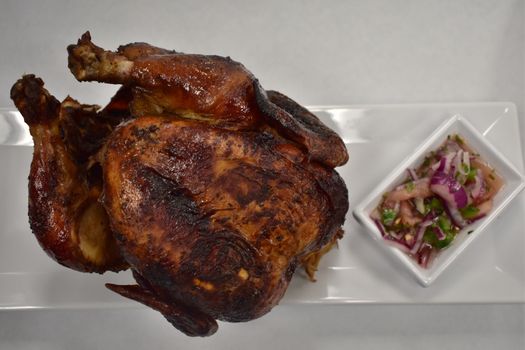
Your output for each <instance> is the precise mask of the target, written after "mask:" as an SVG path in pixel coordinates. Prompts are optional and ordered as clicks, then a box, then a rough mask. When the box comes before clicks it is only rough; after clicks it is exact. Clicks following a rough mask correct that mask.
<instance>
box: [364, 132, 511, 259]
mask: <svg viewBox="0 0 525 350" xmlns="http://www.w3.org/2000/svg"><path fill="white" fill-rule="evenodd" d="M502 186H503V179H502V178H501V177H500V176H499V175H498V174H497V173H496V172H495V170H494V169H493V168H492V167H491V166H490V165H489V164H487V163H486V162H485V161H483V159H481V158H480V155H479V154H478V153H476V152H475V151H474V150H473V149H472V148H471V147H470V146H469V145H468V144H467V143H466V142H465V140H464V139H463V138H462V137H461V136H460V135H457V134H454V135H448V136H447V139H446V140H445V142H443V144H442V145H441V146H440V147H439V148H438V149H437V150H436V151H432V152H430V154H428V155H427V156H426V157H425V159H424V161H423V162H422V164H421V165H420V166H419V167H417V168H411V169H407V177H406V179H405V181H403V183H401V184H400V185H398V186H397V187H395V188H394V189H393V190H391V191H390V192H387V193H385V194H384V195H383V198H382V200H381V202H380V203H379V205H378V206H377V208H376V209H375V210H374V211H373V212H372V214H371V218H372V220H373V221H374V222H375V224H376V225H377V226H378V228H379V230H380V231H381V234H382V236H383V238H384V239H385V241H386V242H387V243H389V244H391V245H393V246H395V247H397V248H398V249H400V250H401V251H403V252H405V253H406V254H408V255H409V256H410V257H412V258H413V259H414V260H415V261H417V262H418V264H419V265H420V266H422V267H423V268H428V267H429V266H430V265H431V263H432V260H433V259H434V258H435V256H436V255H437V254H438V253H439V252H440V251H442V250H443V249H446V248H447V247H448V246H450V244H452V242H453V241H454V239H455V238H456V236H457V235H458V234H460V233H462V232H463V231H466V230H464V229H465V228H466V227H467V226H468V225H470V224H471V223H473V222H475V221H477V220H479V219H481V218H482V217H484V216H485V215H487V214H488V213H489V212H490V210H492V206H493V205H492V204H493V200H494V196H495V195H496V194H497V193H498V191H499V190H500V189H501V187H502ZM468 233H470V232H468Z"/></svg>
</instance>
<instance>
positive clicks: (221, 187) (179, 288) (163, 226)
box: [11, 33, 348, 336]
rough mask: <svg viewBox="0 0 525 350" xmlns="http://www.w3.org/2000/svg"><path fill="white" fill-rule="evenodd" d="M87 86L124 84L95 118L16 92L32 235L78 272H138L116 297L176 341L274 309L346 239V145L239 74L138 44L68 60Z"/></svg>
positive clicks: (87, 109)
mask: <svg viewBox="0 0 525 350" xmlns="http://www.w3.org/2000/svg"><path fill="white" fill-rule="evenodd" d="M68 52H69V68H70V69H71V72H72V73H73V74H74V76H75V77H76V78H77V79H78V80H79V81H98V82H105V83H114V84H121V85H122V88H121V89H120V90H119V92H118V93H117V95H116V96H115V97H114V98H113V99H112V100H111V102H110V103H109V105H108V106H107V107H105V108H104V109H102V110H99V109H98V107H96V106H89V105H81V104H79V103H78V102H76V101H75V100H73V99H72V98H70V97H68V98H66V99H65V100H64V101H63V102H62V103H60V102H58V101H57V100H56V99H55V98H54V97H52V96H51V95H50V94H49V93H48V92H47V91H46V90H45V89H44V88H43V82H42V81H41V80H40V79H38V78H36V77H34V76H32V75H27V76H24V77H23V78H22V79H21V80H19V81H18V82H17V83H16V84H15V85H14V86H13V89H12V91H11V96H12V98H13V100H14V101H15V104H16V106H17V107H18V108H19V110H20V111H21V113H22V115H23V117H24V119H25V121H26V122H27V124H28V125H29V126H30V130H31V134H32V135H33V138H34V143H35V150H34V156H33V163H32V165H31V173H30V178H29V189H30V191H29V194H30V200H29V218H30V223H31V228H32V230H33V232H34V234H35V235H36V236H37V238H38V240H39V242H40V244H41V245H42V247H43V248H44V250H46V252H47V253H48V254H49V255H50V256H51V257H53V258H54V259H55V260H57V261H58V262H59V263H61V264H63V265H65V266H68V267H70V268H73V269H76V270H79V271H85V272H99V273H102V272H104V271H106V270H113V271H118V270H122V269H126V268H128V267H129V268H130V269H131V270H132V273H133V276H134V278H135V280H136V283H137V284H136V285H124V286H123V285H114V284H108V285H107V287H108V288H109V289H111V290H112V291H114V292H116V293H119V294H121V295H123V296H125V297H128V298H131V299H134V300H136V301H139V302H141V303H143V304H145V305H148V306H150V307H152V308H154V309H156V310H158V311H159V312H161V313H162V314H163V315H164V316H165V317H166V319H167V320H168V321H169V322H171V323H172V324H173V325H174V326H175V327H176V328H178V329H179V330H181V331H182V332H184V333H186V334H188V335H192V336H206V335H211V334H213V333H214V332H215V331H216V330H217V322H216V320H224V321H230V322H240V321H247V320H251V319H254V318H257V317H260V316H262V315H264V314H265V313H267V312H268V311H270V310H271V308H272V307H273V306H275V305H276V304H277V303H278V302H279V300H280V299H281V297H282V296H283V294H284V292H285V291H286V288H287V286H288V283H289V282H290V279H291V277H292V275H293V273H294V271H295V270H296V268H297V267H298V266H301V265H302V266H304V267H305V269H306V272H307V274H308V275H309V276H310V277H311V278H313V273H314V272H315V267H316V265H317V263H318V261H319V258H320V256H321V255H322V254H324V253H325V252H326V251H328V250H329V249H330V247H332V246H333V245H334V244H335V243H336V241H337V239H339V238H341V237H342V234H343V231H342V229H341V226H342V224H343V222H344V218H345V215H346V212H347V210H348V199H347V190H346V186H345V184H344V182H343V180H342V179H341V177H340V176H339V175H338V174H337V172H336V171H335V170H334V168H335V167H337V166H340V165H343V164H345V163H346V161H347V160H348V155H347V152H346V148H345V146H344V144H343V142H342V140H341V139H340V138H339V137H338V135H337V134H336V133H335V132H333V131H332V130H330V129H329V128H328V127H326V126H325V125H324V124H323V123H321V122H320V121H319V119H317V117H315V116H314V115H313V114H311V113H310V112H309V111H308V110H306V109H305V108H303V107H302V106H300V105H298V104H297V103H296V102H294V101H293V100H291V99H289V98H288V97H286V96H285V95H283V94H280V93H278V92H274V91H265V90H264V89H263V88H262V87H261V86H260V84H259V82H258V81H257V80H256V79H255V78H254V77H253V75H252V74H251V73H250V72H249V71H248V70H246V68H244V66H242V65H241V64H239V63H237V62H235V61H233V60H231V59H230V58H224V57H219V56H203V55H188V54H182V53H178V52H175V51H169V50H164V49H161V48H157V47H154V46H151V45H148V44H144V43H135V44H129V45H125V46H121V47H120V48H119V49H118V50H117V51H114V52H113V51H106V50H103V49H102V48H100V47H97V46H96V45H94V44H93V43H92V42H91V38H90V36H89V33H86V34H84V35H83V36H82V38H81V39H80V40H79V41H78V43H77V44H76V45H70V46H69V47H68Z"/></svg>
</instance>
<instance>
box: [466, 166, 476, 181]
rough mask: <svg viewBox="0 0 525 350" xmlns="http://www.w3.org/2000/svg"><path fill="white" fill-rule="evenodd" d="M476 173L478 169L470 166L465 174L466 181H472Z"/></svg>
mask: <svg viewBox="0 0 525 350" xmlns="http://www.w3.org/2000/svg"><path fill="white" fill-rule="evenodd" d="M477 174H478V169H476V168H470V171H469V172H468V174H467V181H474V179H475V178H476V175H477Z"/></svg>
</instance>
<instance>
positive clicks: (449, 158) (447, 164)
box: [443, 152, 456, 174]
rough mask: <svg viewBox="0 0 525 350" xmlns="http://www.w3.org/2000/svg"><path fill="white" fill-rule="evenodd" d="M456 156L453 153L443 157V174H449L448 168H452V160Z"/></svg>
mask: <svg viewBox="0 0 525 350" xmlns="http://www.w3.org/2000/svg"><path fill="white" fill-rule="evenodd" d="M455 156H456V153H455V152H453V153H449V154H447V155H446V156H445V167H444V169H443V171H444V172H445V173H447V174H448V173H450V167H451V166H452V159H454V157H455Z"/></svg>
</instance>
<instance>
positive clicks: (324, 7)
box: [0, 0, 525, 350]
mask: <svg viewBox="0 0 525 350" xmlns="http://www.w3.org/2000/svg"><path fill="white" fill-rule="evenodd" d="M524 22H525V1H523V0H508V1H507V0H505V1H496V0H493V1H481V0H480V1H460V0H457V1H453V0H450V1H388V0H378V1H376V0H373V1H309V2H306V1H241V0H239V1H213V2H212V1H210V2H203V1H158V2H154V1H127V2H125V4H124V1H85V2H72V1H65V0H64V1H14V0H13V1H12V0H2V1H1V2H0V49H1V51H0V91H2V93H0V106H2V107H4V106H5V107H10V106H12V103H11V101H10V100H9V94H8V91H9V89H10V87H11V85H12V84H13V82H14V81H15V80H16V79H18V78H19V77H20V75H21V74H22V73H24V72H25V73H36V74H37V75H39V76H41V77H43V78H44V80H45V81H46V85H47V87H48V88H49V90H50V91H52V92H53V93H54V94H55V95H56V96H58V97H59V98H63V97H65V96H66V95H67V94H71V95H72V96H74V97H75V98H77V99H79V100H80V101H82V102H85V103H99V104H104V103H105V102H106V100H107V98H108V96H110V95H111V93H112V91H114V90H115V87H113V86H104V87H101V86H100V84H88V83H84V84H79V83H77V82H76V81H75V80H74V78H73V77H72V76H71V75H70V73H69V72H68V70H67V69H66V64H67V63H66V52H65V46H66V45H67V44H69V43H72V42H74V41H75V40H76V39H77V38H78V37H79V35H80V34H81V33H82V32H83V31H85V30H87V29H89V30H90V31H91V34H92V36H93V40H94V42H95V43H98V44H100V45H101V46H103V47H106V48H116V47H117V46H118V45H119V44H123V43H127V42H130V41H146V42H150V43H153V44H157V45H158V46H164V47H167V48H173V49H177V50H179V51H183V52H188V53H190V52H193V53H210V54H211V53H216V54H220V55H229V56H231V57H232V58H234V59H235V60H238V61H240V62H242V63H243V64H245V65H246V66H247V67H248V68H249V69H250V70H251V71H252V72H253V73H254V74H255V75H256V76H257V77H258V78H259V79H260V81H261V83H262V85H263V86H264V87H266V88H268V89H276V90H280V91H283V92H285V93H286V94H288V95H289V96H291V97H292V98H294V99H296V100H298V101H299V102H300V103H302V104H306V105H323V104H385V103H405V102H406V103H414V102H470V101H512V102H514V103H515V104H516V105H517V108H518V113H519V114H520V122H521V125H520V129H521V133H522V135H525V133H524V131H525V128H524V125H525V122H524V121H525V120H524V119H523V114H524V112H525V27H524ZM523 141H524V140H523V138H522V144H523ZM23 176H25V175H23ZM0 229H1V223H0ZM524 231H525V228H524ZM21 258H23V257H21ZM0 288H2V286H0ZM109 348H113V349H123V348H128V349H142V348H151V349H182V348H184V349H186V348H195V349H237V348H253V349H259V348H260V349H281V348H284V349H295V348H301V349H323V350H325V349H343V348H344V349H348V348H354V349H420V348H425V349H524V348H525V306H524V305H523V304H518V305H512V304H509V305H405V306H400V305H345V306H337V305H335V306H334V305H332V306H323V305H317V306H312V305H309V306H308V305H303V306H301V305H281V306H278V307H276V308H275V309H274V310H273V311H272V312H271V313H270V314H268V315H267V316H265V317H263V318H261V319H259V320H256V321H252V322H249V323H243V324H226V323H221V324H220V328H219V332H218V333H217V334H216V335H215V336H213V337H210V338H206V339H193V338H187V337H185V336H183V335H181V334H180V333H179V332H177V331H176V330H174V329H173V328H172V327H171V326H170V325H169V324H168V323H167V322H166V321H165V320H164V319H163V318H162V317H161V316H160V315H159V314H158V313H156V312H154V311H151V310H149V309H146V308H144V307H139V306H138V307H137V308H133V309H114V310H69V311H59V310H38V311H4V312H0V349H109Z"/></svg>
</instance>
